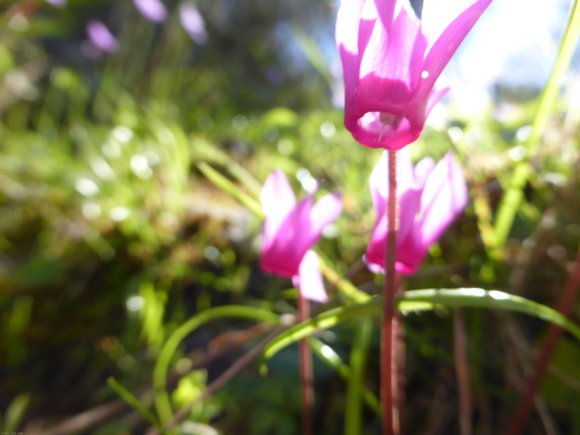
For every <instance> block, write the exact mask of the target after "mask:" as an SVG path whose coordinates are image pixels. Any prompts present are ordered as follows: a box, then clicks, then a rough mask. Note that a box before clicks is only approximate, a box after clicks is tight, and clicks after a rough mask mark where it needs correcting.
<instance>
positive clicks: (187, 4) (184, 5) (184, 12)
mask: <svg viewBox="0 0 580 435" xmlns="http://www.w3.org/2000/svg"><path fill="white" fill-rule="evenodd" d="M179 21H180V22H181V26H182V27H183V28H184V29H185V31H186V32H187V34H188V35H189V37H190V38H191V40H192V41H193V42H195V43H197V44H200V45H203V44H205V43H206V42H207V31H206V29H205V22H204V20H203V17H202V16H201V14H200V13H199V10H198V9H197V6H195V3H193V2H192V1H184V2H181V3H180V4H179Z"/></svg>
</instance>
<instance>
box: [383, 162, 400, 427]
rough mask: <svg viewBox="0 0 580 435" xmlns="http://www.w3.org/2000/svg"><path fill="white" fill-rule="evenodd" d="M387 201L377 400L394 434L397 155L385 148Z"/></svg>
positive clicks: (396, 405) (396, 419)
mask: <svg viewBox="0 0 580 435" xmlns="http://www.w3.org/2000/svg"><path fill="white" fill-rule="evenodd" d="M388 157H389V158H388V183H389V186H388V190H389V196H388V204H387V209H386V213H387V215H386V219H387V223H388V228H387V238H386V242H385V291H384V298H383V300H384V306H383V311H384V313H383V324H382V328H381V336H382V337H381V353H382V360H381V401H382V404H383V435H398V434H399V433H400V422H399V403H398V396H399V393H398V391H399V385H398V368H397V358H396V357H395V355H394V349H395V346H396V342H397V339H396V335H397V332H398V326H397V315H396V312H397V311H396V307H395V297H396V294H397V272H396V269H395V261H396V258H397V228H398V225H399V222H398V218H397V154H396V152H395V151H388Z"/></svg>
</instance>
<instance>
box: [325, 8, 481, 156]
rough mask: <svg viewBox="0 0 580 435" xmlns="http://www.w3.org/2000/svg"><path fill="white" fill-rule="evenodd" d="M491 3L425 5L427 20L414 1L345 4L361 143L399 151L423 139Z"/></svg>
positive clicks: (354, 120)
mask: <svg viewBox="0 0 580 435" xmlns="http://www.w3.org/2000/svg"><path fill="white" fill-rule="evenodd" d="M491 1H492V0H476V1H474V0H455V1H451V0H424V6H423V13H422V20H421V21H420V20H419V19H418V18H417V17H416V16H415V13H414V11H413V10H412V8H411V6H410V5H409V2H408V0H342V2H341V5H340V8H339V11H338V16H337V21H336V41H337V44H338V48H339V51H340V57H341V61H342V67H343V75H344V85H345V114H344V124H345V127H346V128H347V129H348V130H349V131H350V132H351V133H352V135H353V136H354V138H355V139H356V140H357V141H358V142H360V143H361V144H363V145H365V146H368V147H371V148H384V149H388V150H398V149H400V148H402V147H404V146H405V145H407V144H409V143H411V142H414V141H415V140H416V139H417V138H418V137H419V135H420V134H421V131H422V129H423V125H424V124H425V120H426V118H427V115H428V114H429V112H430V111H431V109H432V108H433V106H434V105H435V103H437V102H438V101H439V100H440V99H441V97H443V95H444V94H445V92H446V91H447V89H436V88H435V82H436V80H437V78H438V77H439V75H440V74H441V72H442V71H443V69H444V68H445V66H446V65H447V63H448V62H449V60H450V59H451V56H452V55H453V53H455V51H456V50H457V48H458V47H459V45H460V44H461V42H462V41H463V39H464V38H465V37H466V36H467V34H468V32H469V31H470V30H471V28H472V27H473V25H474V24H475V23H476V21H477V20H478V19H479V17H480V16H481V14H482V13H483V12H484V11H485V9H486V8H487V7H488V6H489V4H490V3H491ZM441 11H443V12H441ZM442 13H443V14H445V15H446V18H447V20H445V21H444V23H445V26H444V27H442V26H441V24H440V23H441V19H440V18H441V14H442Z"/></svg>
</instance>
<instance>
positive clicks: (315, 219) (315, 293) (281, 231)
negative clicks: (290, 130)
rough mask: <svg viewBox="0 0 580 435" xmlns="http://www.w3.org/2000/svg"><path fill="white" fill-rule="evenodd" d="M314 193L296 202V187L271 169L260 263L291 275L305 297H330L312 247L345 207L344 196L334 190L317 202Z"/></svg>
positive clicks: (265, 194) (266, 186)
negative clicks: (325, 288) (343, 206)
mask: <svg viewBox="0 0 580 435" xmlns="http://www.w3.org/2000/svg"><path fill="white" fill-rule="evenodd" d="M313 196H314V193H312V194H310V195H308V196H306V198H304V199H303V200H301V201H300V202H298V203H297V202H296V197H295V195H294V191H293V190H292V187H291V186H290V183H289V182H288V179H287V178H286V176H285V175H284V173H283V172H281V171H274V172H272V173H271V174H270V175H269V176H268V178H267V179H266V182H265V183H264V186H263V187H262V193H261V201H262V209H263V210H264V215H265V217H266V220H265V223H264V242H263V246H262V255H261V257H260V267H261V268H262V269H264V270H265V271H266V272H269V273H271V274H273V275H279V276H282V277H285V278H292V281H293V283H294V285H295V286H296V287H298V288H299V289H300V292H301V294H302V295H303V296H304V297H305V298H306V299H310V300H313V301H317V302H325V301H326V300H327V296H326V292H325V290H324V284H323V281H322V276H321V273H320V269H319V266H318V258H317V256H316V254H315V253H314V251H311V250H310V248H312V246H313V245H314V244H315V243H316V242H317V241H318V239H319V238H320V236H321V234H322V231H323V229H324V227H326V226H327V225H328V224H330V223H332V222H333V221H334V220H335V219H336V218H337V217H338V216H339V215H340V213H341V211H342V202H341V196H340V195H339V194H337V193H331V194H327V195H325V196H323V197H322V198H320V199H319V200H318V201H317V202H316V203H314V198H313Z"/></svg>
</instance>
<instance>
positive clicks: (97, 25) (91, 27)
mask: <svg viewBox="0 0 580 435" xmlns="http://www.w3.org/2000/svg"><path fill="white" fill-rule="evenodd" d="M86 30H87V36H88V37H89V41H90V42H91V44H92V45H93V46H94V47H95V48H97V49H98V50H100V51H103V52H105V53H114V52H115V51H117V50H118V48H119V43H118V41H117V38H115V37H114V36H113V34H112V33H111V32H110V31H109V29H108V28H107V26H105V25H104V24H103V23H102V22H101V21H98V20H91V21H90V22H89V23H88V24H87V27H86Z"/></svg>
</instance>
